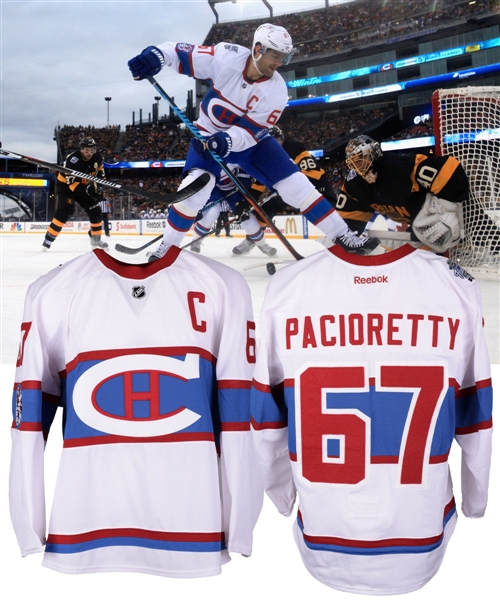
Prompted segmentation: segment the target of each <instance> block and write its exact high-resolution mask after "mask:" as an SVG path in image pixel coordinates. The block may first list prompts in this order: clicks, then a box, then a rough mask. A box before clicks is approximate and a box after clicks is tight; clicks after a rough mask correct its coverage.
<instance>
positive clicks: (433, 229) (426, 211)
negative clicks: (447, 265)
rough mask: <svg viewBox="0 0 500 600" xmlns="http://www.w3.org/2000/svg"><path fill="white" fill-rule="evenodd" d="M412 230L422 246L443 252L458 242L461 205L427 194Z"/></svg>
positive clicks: (460, 225)
mask: <svg viewBox="0 0 500 600" xmlns="http://www.w3.org/2000/svg"><path fill="white" fill-rule="evenodd" d="M412 229H413V233H414V234H415V236H416V237H417V238H418V239H419V240H420V241H421V242H422V243H423V244H425V245H426V246H429V248H431V249H432V250H434V251H435V252H439V253H442V252H445V251H446V250H448V249H449V248H452V247H453V246H456V245H457V244H458V242H459V241H460V237H461V229H462V205H461V204H460V203H458V202H449V201H448V200H443V198H438V197H437V196H433V195H432V194H427V195H426V197H425V202H424V204H423V206H422V208H421V209H420V212H419V213H418V214H417V216H416V217H415V220H414V221H413V223H412Z"/></svg>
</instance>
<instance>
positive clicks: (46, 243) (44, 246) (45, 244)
mask: <svg viewBox="0 0 500 600" xmlns="http://www.w3.org/2000/svg"><path fill="white" fill-rule="evenodd" d="M51 246H52V240H48V239H47V238H45V239H44V240H43V243H42V252H47V250H49V249H50V247H51Z"/></svg>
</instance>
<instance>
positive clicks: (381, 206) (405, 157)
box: [336, 154, 469, 233]
mask: <svg viewBox="0 0 500 600" xmlns="http://www.w3.org/2000/svg"><path fill="white" fill-rule="evenodd" d="M374 169H375V170H376V171H377V173H378V177H377V180H376V181H375V183H368V182H367V181H365V179H363V177H361V176H360V175H357V174H356V172H355V171H351V172H350V173H349V176H348V178H347V181H346V182H345V184H344V185H343V186H342V190H341V192H340V194H339V195H338V197H337V205H336V208H337V210H338V212H339V214H340V216H341V217H342V218H343V219H344V220H345V221H346V223H347V225H348V226H349V227H350V229H352V230H353V231H357V232H358V233H362V232H363V231H364V229H365V226H366V223H367V222H368V221H369V220H370V219H371V218H372V217H373V215H374V214H375V213H376V212H378V213H380V214H381V215H384V216H386V217H388V218H389V219H392V220H393V221H396V222H398V223H407V224H411V223H412V222H413V220H414V218H415V217H416V215H417V214H418V212H419V211H420V209H421V208H422V205H423V203H424V201H425V196H426V194H427V193H429V192H430V193H432V194H434V195H435V196H438V197H439V198H443V199H444V200H448V201H450V202H463V201H464V200H466V199H467V197H468V193H469V183H468V180H467V175H466V174H465V171H464V169H463V167H462V166H461V164H460V163H459V161H458V160H457V159H456V158H454V157H452V156H426V155H424V154H416V155H414V154H399V155H396V154H384V155H383V157H382V158H380V159H379V160H377V161H376V162H375V163H374Z"/></svg>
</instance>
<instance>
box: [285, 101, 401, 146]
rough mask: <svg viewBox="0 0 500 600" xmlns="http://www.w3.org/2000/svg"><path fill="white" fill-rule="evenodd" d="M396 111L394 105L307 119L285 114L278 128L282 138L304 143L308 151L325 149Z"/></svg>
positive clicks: (352, 110)
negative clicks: (282, 135)
mask: <svg viewBox="0 0 500 600" xmlns="http://www.w3.org/2000/svg"><path fill="white" fill-rule="evenodd" d="M396 112H397V106H396V104H395V103H389V104H388V105H387V106H385V107H383V108H374V109H372V110H363V109H361V108H352V109H350V110H343V111H341V112H325V113H323V114H322V115H320V116H315V117H314V118H308V119H305V118H300V117H298V116H293V115H292V116H289V115H288V114H287V112H286V111H285V113H283V116H282V118H281V120H280V122H279V126H280V127H281V129H282V130H283V133H284V134H285V137H293V138H295V139H298V140H300V141H301V142H304V144H305V145H306V146H307V148H308V149H309V150H317V149H320V148H323V149H328V147H329V146H332V144H335V143H336V142H340V141H342V140H343V139H346V138H351V137H355V136H356V135H357V134H359V133H361V132H363V131H366V130H367V129H370V128H371V127H373V126H375V125H377V124H380V123H381V122H382V121H384V120H385V119H387V118H388V117H390V116H391V115H393V114H395V113H396Z"/></svg>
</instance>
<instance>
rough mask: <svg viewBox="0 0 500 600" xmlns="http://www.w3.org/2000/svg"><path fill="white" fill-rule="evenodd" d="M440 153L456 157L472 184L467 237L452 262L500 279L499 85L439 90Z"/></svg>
mask: <svg viewBox="0 0 500 600" xmlns="http://www.w3.org/2000/svg"><path fill="white" fill-rule="evenodd" d="M433 112H434V130H435V136H436V154H438V155H447V154H451V155H453V156H454V157H455V158H457V159H458V160H459V161H460V162H461V163H462V166H463V167H464V169H465V171H466V173H467V175H468V177H469V185H470V194H469V200H468V201H467V202H465V203H464V236H463V238H462V240H461V242H460V244H459V245H458V246H457V247H456V248H453V249H452V250H450V258H451V259H452V260H454V261H455V262H457V263H459V264H460V265H461V266H462V267H464V268H465V269H467V270H469V271H472V272H474V274H476V275H478V276H481V275H482V276H484V277H486V278H499V276H500V254H499V253H500V229H499V227H500V87H494V86H485V87H464V88H458V89H450V90H436V91H435V92H434V95H433Z"/></svg>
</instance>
